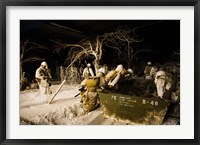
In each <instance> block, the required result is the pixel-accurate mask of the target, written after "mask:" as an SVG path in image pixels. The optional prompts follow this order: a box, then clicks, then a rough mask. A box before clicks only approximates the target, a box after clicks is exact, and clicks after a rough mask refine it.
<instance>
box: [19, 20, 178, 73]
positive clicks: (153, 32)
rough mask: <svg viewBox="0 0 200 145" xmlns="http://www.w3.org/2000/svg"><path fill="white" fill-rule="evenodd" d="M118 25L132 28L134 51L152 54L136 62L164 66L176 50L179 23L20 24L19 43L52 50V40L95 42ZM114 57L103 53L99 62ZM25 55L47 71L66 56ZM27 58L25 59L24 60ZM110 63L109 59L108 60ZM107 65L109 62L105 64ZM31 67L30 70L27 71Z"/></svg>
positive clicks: (61, 61)
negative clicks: (136, 40) (43, 62)
mask: <svg viewBox="0 0 200 145" xmlns="http://www.w3.org/2000/svg"><path fill="white" fill-rule="evenodd" d="M119 25H126V26H128V27H129V28H136V32H135V33H136V35H137V36H138V38H139V39H141V40H142V41H141V42H140V43H138V44H137V47H141V48H148V49H151V50H153V51H152V52H151V53H141V54H139V55H138V61H141V62H147V61H152V62H158V63H164V62H167V61H169V60H170V59H171V55H172V54H173V51H176V52H179V50H180V21H179V20H21V21H20V39H21V41H24V40H27V39H29V40H30V41H32V42H36V43H39V44H42V45H45V46H47V47H49V48H50V49H52V50H53V42H52V41H50V40H51V39H52V40H58V39H59V40H62V41H65V42H67V43H77V42H78V41H80V40H81V39H90V40H92V39H95V38H96V36H97V35H99V34H103V33H105V32H112V31H114V30H115V29H116V28H117V27H118V26H119ZM113 54H115V53H112V52H109V51H106V53H105V54H104V56H103V61H104V62H106V60H108V57H109V58H115V57H116V56H115V55H113ZM28 55H36V56H41V57H43V58H44V59H45V60H46V61H47V62H48V63H49V67H50V68H53V67H55V65H56V62H57V64H59V65H60V64H63V61H64V59H65V57H66V54H65V53H63V54H61V56H59V57H58V56H56V55H55V54H52V53H51V52H49V53H46V52H45V51H44V52H40V53H38V52H31V53H30V54H28ZM28 55H27V57H28ZM110 60H111V59H110ZM106 63H109V62H106ZM39 64H40V62H34V63H31V64H30V63H27V64H25V65H24V69H25V71H30V72H29V73H30V74H31V75H32V74H33V71H31V69H30V68H32V69H36V68H37V67H38V66H39ZM30 66H31V67H30Z"/></svg>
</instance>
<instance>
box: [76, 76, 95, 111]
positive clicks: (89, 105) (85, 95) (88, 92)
mask: <svg viewBox="0 0 200 145" xmlns="http://www.w3.org/2000/svg"><path fill="white" fill-rule="evenodd" d="M98 86H99V77H89V78H88V79H86V81H85V86H84V87H85V89H82V91H81V93H80V95H81V97H82V101H81V102H82V104H83V108H84V110H85V112H91V111H93V110H95V109H96V108H97V107H98V106H99V96H98V93H97V87H98Z"/></svg>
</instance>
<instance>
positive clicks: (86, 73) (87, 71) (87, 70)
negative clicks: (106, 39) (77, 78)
mask: <svg viewBox="0 0 200 145" xmlns="http://www.w3.org/2000/svg"><path fill="white" fill-rule="evenodd" d="M89 76H94V72H93V70H92V68H91V64H90V63H88V64H87V67H86V68H84V70H83V78H84V79H87V78H88V77H89Z"/></svg>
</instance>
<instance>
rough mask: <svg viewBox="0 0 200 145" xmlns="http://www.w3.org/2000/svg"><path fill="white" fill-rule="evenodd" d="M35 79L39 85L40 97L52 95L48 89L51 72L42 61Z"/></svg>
mask: <svg viewBox="0 0 200 145" xmlns="http://www.w3.org/2000/svg"><path fill="white" fill-rule="evenodd" d="M35 78H36V81H37V83H38V85H39V89H40V94H41V95H48V94H51V93H52V92H51V89H50V86H51V84H50V79H52V77H51V71H50V69H49V68H48V65H47V63H46V62H45V61H43V62H42V63H41V65H40V67H39V68H38V69H37V70H36V73H35Z"/></svg>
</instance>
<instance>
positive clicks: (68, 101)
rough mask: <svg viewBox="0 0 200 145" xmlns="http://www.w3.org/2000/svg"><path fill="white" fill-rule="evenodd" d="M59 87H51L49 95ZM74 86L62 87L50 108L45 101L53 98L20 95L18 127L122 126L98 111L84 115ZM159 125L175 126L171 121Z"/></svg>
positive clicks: (27, 93)
mask: <svg viewBox="0 0 200 145" xmlns="http://www.w3.org/2000/svg"><path fill="white" fill-rule="evenodd" d="M58 87H59V85H53V86H52V87H51V89H52V92H53V94H54V93H55V92H56V90H57V88H58ZM78 93H79V91H78V86H69V85H64V86H63V87H62V88H61V90H60V92H59V93H58V94H57V96H56V97H55V98H54V100H53V102H52V103H51V104H48V100H49V99H50V98H51V97H52V96H53V94H51V95H50V96H40V95H39V90H38V89H35V90H26V91H22V92H20V124H21V125H30V124H32V125H124V124H126V123H125V122H120V121H116V120H114V119H106V118H104V116H103V112H102V110H101V108H98V109H96V110H94V111H92V112H90V113H88V114H85V113H84V111H83V108H82V105H81V103H80V99H81V97H80V96H78V97H76V98H75V97H74V96H75V95H76V94H78ZM163 124H166V125H170V124H177V123H176V120H175V122H174V120H173V119H171V120H170V122H169V121H166V122H164V123H163Z"/></svg>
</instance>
